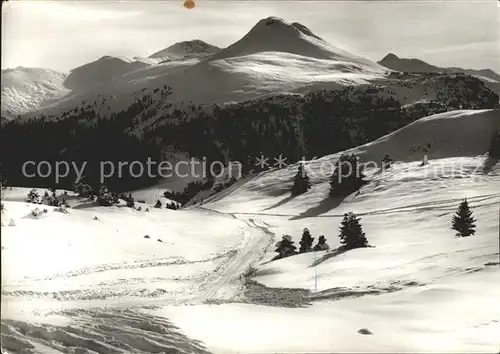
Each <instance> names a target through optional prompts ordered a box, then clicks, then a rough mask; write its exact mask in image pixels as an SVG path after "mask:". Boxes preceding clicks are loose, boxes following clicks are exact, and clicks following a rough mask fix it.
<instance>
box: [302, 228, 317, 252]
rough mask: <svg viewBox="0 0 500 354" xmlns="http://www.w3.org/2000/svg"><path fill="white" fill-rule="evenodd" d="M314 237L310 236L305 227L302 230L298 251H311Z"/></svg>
mask: <svg viewBox="0 0 500 354" xmlns="http://www.w3.org/2000/svg"><path fill="white" fill-rule="evenodd" d="M313 241H314V237H311V233H310V232H309V229H307V228H305V229H304V231H303V232H302V238H301V239H300V242H299V243H300V248H299V253H305V252H311V251H312V244H313Z"/></svg>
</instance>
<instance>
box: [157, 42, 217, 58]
mask: <svg viewBox="0 0 500 354" xmlns="http://www.w3.org/2000/svg"><path fill="white" fill-rule="evenodd" d="M220 50H221V49H220V48H219V47H217V46H214V45H211V44H208V43H206V42H203V41H201V40H199V39H195V40H192V41H184V42H178V43H175V44H173V45H171V46H170V47H168V48H165V49H163V50H160V51H158V52H156V53H154V54H151V55H150V56H149V57H148V58H153V59H161V60H162V61H170V60H182V59H188V58H203V57H207V56H209V55H211V54H214V53H217V52H219V51H220Z"/></svg>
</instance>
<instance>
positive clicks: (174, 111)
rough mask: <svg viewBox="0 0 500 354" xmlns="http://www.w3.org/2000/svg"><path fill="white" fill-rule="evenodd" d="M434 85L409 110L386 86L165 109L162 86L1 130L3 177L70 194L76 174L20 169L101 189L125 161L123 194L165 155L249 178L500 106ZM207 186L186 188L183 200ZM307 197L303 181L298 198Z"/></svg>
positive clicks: (115, 183) (478, 89) (472, 84)
mask: <svg viewBox="0 0 500 354" xmlns="http://www.w3.org/2000/svg"><path fill="white" fill-rule="evenodd" d="M435 80H447V82H446V83H445V84H446V85H447V86H446V90H445V89H443V90H441V91H439V92H438V99H437V100H434V101H429V102H421V103H419V104H415V105H410V106H401V104H400V103H399V102H398V101H397V100H396V99H395V98H394V97H395V96H394V95H392V94H387V89H386V88H384V87H378V86H368V87H347V88H344V89H342V90H337V91H321V92H314V93H309V94H305V95H303V96H298V95H277V96H273V97H268V98H263V99H258V100H251V101H248V102H243V103H238V104H232V105H213V106H212V107H202V106H195V105H189V106H187V107H186V108H185V109H181V108H180V107H176V106H174V105H172V104H168V103H165V102H166V100H167V97H168V95H169V94H170V90H169V88H168V87H166V86H165V87H164V88H163V89H161V91H158V92H156V93H151V94H144V95H143V96H142V97H138V98H137V99H136V101H135V102H133V103H132V104H131V105H130V106H129V107H127V108H126V109H125V110H123V111H121V112H118V113H109V112H110V109H109V105H108V104H109V102H108V101H106V100H102V101H99V102H94V103H93V104H92V103H89V102H84V103H83V104H82V105H80V106H78V107H75V108H74V109H72V110H69V111H67V112H65V113H63V114H62V115H61V116H58V117H43V116H41V117H37V119H32V120H30V121H27V122H25V123H18V122H16V121H13V122H10V123H6V124H3V125H2V129H1V142H0V144H1V145H0V148H1V151H2V153H3V156H2V170H3V176H4V178H5V179H7V180H8V181H9V183H11V184H12V185H19V186H28V187H34V186H37V187H47V188H56V187H57V188H66V189H70V188H71V186H72V185H73V183H74V181H75V179H76V175H75V173H74V171H73V170H72V169H71V171H70V174H69V176H67V177H65V178H62V180H61V181H60V183H59V184H56V183H55V180H54V176H49V177H48V178H42V177H34V178H28V177H26V176H23V173H22V166H23V164H24V163H25V162H26V161H34V162H35V163H36V162H40V161H49V162H50V161H52V162H55V161H68V162H74V163H75V164H77V165H78V166H81V164H82V163H83V162H87V166H86V168H85V177H86V180H87V183H88V184H89V185H91V186H92V188H93V189H94V190H99V188H100V185H101V184H102V183H101V181H100V178H99V177H100V172H101V171H100V167H101V165H100V164H101V162H102V161H111V162H112V163H113V164H114V165H115V166H116V168H117V166H118V163H119V162H122V163H124V162H126V163H127V162H128V164H126V165H125V167H124V168H123V169H122V175H121V176H118V173H115V174H114V175H113V176H112V177H110V178H108V179H107V180H106V181H104V183H105V184H106V186H107V187H108V188H109V189H110V190H112V191H113V192H117V193H118V192H121V191H126V190H131V189H135V188H141V187H146V186H149V185H152V184H154V183H155V182H156V179H157V178H158V177H159V176H156V178H154V177H151V176H149V175H148V174H147V173H143V174H142V175H140V176H138V177H135V176H134V175H136V174H137V171H132V172H131V171H130V168H129V167H130V163H131V162H133V161H138V162H141V163H142V165H143V166H146V163H147V161H148V160H150V161H152V162H155V163H159V162H160V161H161V160H162V159H163V158H164V155H163V151H164V150H165V149H166V148H169V149H170V150H172V151H182V152H187V153H189V155H190V156H191V157H198V158H201V157H205V158H206V159H207V162H208V164H210V163H211V162H213V161H222V162H226V163H227V162H229V161H232V162H235V161H239V162H241V163H242V172H243V173H244V174H246V173H248V172H249V171H251V170H252V169H255V166H254V162H255V158H256V157H258V156H260V154H263V155H265V156H267V157H269V158H271V159H272V158H273V157H276V156H279V155H280V154H281V155H283V157H284V158H286V159H287V163H293V162H296V161H299V160H301V159H302V158H303V157H305V158H307V159H310V158H313V157H316V156H324V155H327V154H332V153H336V152H339V151H342V150H346V149H349V148H352V147H354V146H357V145H359V144H363V143H366V142H369V141H372V140H374V139H377V138H379V137H380V136H382V135H385V134H387V133H390V132H392V131H394V130H395V129H398V128H401V127H403V126H405V125H407V124H408V123H411V122H412V121H414V120H416V119H419V118H421V117H424V116H427V115H430V114H434V113H439V112H443V111H446V110H448V109H456V108H474V109H476V108H493V107H495V106H497V105H498V96H497V95H495V94H494V93H492V92H491V91H489V89H487V88H485V87H484V85H481V82H480V80H477V79H474V78H470V77H460V76H457V77H451V78H440V77H439V76H436V78H435ZM158 90H160V89H158ZM155 95H160V97H161V105H157V103H158V102H160V101H158V99H159V98H158V99H157V98H154V97H156V96H155ZM157 101H158V102H157ZM153 117H155V118H154V119H153ZM49 118H50V119H49ZM495 151H496V150H493V152H495ZM153 166H154V165H153ZM31 172H33V171H31ZM154 172H155V171H154V170H153V173H154ZM204 183H205V182H202V184H204ZM205 187H207V186H203V187H201V186H199V185H196V186H191V187H190V186H188V187H187V189H186V191H185V192H184V193H182V194H184V196H183V197H181V198H184V199H187V198H188V197H189V196H192V195H193V194H194V191H195V190H198V191H199V190H200V188H205ZM304 189H306V190H307V182H306V183H305V184H304V185H303V186H302V187H300V188H299V190H298V191H297V192H301V191H303V190H304ZM173 199H175V198H173Z"/></svg>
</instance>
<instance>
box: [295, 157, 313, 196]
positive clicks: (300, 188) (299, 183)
mask: <svg viewBox="0 0 500 354" xmlns="http://www.w3.org/2000/svg"><path fill="white" fill-rule="evenodd" d="M310 188H311V182H310V181H309V176H308V175H307V172H306V170H305V169H304V164H303V163H301V164H300V165H299V170H298V171H297V174H296V175H295V178H294V180H293V186H292V195H293V196H296V195H299V194H303V193H305V192H307V191H308V190H309V189H310Z"/></svg>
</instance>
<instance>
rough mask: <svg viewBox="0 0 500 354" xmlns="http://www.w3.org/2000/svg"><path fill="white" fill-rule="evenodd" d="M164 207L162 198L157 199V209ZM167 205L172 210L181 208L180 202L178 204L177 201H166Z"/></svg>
mask: <svg viewBox="0 0 500 354" xmlns="http://www.w3.org/2000/svg"><path fill="white" fill-rule="evenodd" d="M162 207H163V204H162V203H161V200H159V199H158V200H157V201H156V204H155V208H157V209H161V208H162ZM165 207H166V208H167V209H171V210H178V209H179V208H180V206H179V204H177V203H176V202H170V203H168V202H167V203H166V204H165Z"/></svg>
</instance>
